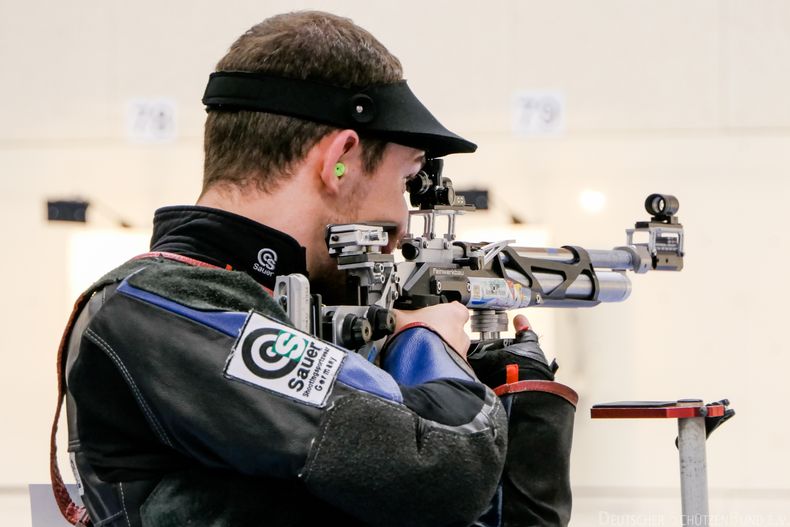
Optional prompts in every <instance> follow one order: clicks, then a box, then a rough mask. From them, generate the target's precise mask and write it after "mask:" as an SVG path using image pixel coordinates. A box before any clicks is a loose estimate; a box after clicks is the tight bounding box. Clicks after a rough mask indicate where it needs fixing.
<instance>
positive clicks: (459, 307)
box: [451, 301, 469, 323]
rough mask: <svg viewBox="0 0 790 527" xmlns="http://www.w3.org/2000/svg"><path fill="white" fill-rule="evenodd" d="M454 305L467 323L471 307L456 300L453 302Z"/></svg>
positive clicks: (460, 316) (459, 315)
mask: <svg viewBox="0 0 790 527" xmlns="http://www.w3.org/2000/svg"><path fill="white" fill-rule="evenodd" d="M451 305H452V306H454V307H455V310H456V312H457V313H458V317H459V318H460V319H461V320H462V321H463V322H464V323H466V321H467V320H469V309H468V308H467V307H466V306H465V305H463V304H462V303H461V302H458V301H454V302H452V303H451Z"/></svg>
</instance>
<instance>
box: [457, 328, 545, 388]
mask: <svg viewBox="0 0 790 527" xmlns="http://www.w3.org/2000/svg"><path fill="white" fill-rule="evenodd" d="M466 357H467V359H468V360H469V364H470V365H471V366H472V369H474V370H475V373H476V374H477V377H478V379H480V381H482V382H483V383H484V384H485V385H486V386H488V387H490V388H496V387H498V386H502V385H503V384H508V382H512V381H513V378H512V376H511V377H508V366H509V365H515V366H516V367H517V368H518V379H517V380H519V381H527V380H543V381H553V380H554V372H555V371H557V363H556V361H552V362H551V364H549V362H548V361H547V360H546V356H545V355H544V354H543V350H542V349H540V345H539V344H538V336H537V335H536V334H535V332H534V331H532V330H525V331H519V332H518V333H517V334H516V338H515V339H496V340H485V341H480V342H476V343H473V344H472V346H471V348H470V351H469V353H467V356H466Z"/></svg>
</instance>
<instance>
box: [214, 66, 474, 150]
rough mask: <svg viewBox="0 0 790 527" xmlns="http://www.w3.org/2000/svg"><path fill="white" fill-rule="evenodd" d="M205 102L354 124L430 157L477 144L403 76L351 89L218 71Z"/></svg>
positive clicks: (230, 108) (348, 125)
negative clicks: (452, 127) (449, 124)
mask: <svg viewBox="0 0 790 527" xmlns="http://www.w3.org/2000/svg"><path fill="white" fill-rule="evenodd" d="M203 104H205V105H206V110H207V111H234V110H251V111H258V112H268V113H274V114H278V115H288V116H291V117H299V118H301V119H306V120H308V121H315V122H318V123H323V124H328V125H332V126H337V127H339V128H350V129H352V130H356V131H357V132H359V133H360V134H362V135H363V136H366V137H376V138H379V139H383V140H385V141H389V142H392V143H398V144H401V145H404V146H410V147H412V148H417V149H419V150H425V152H426V156H427V157H429V158H430V157H440V156H444V155H447V154H456V153H466V152H474V151H475V150H477V145H475V144H474V143H472V142H470V141H467V140H466V139H463V138H462V137H459V136H457V135H456V134H454V133H452V132H451V131H449V130H448V129H447V128H445V127H444V126H442V124H441V123H440V122H439V121H437V120H436V118H435V117H434V116H433V115H432V114H431V112H429V111H428V109H427V108H425V106H423V104H422V103H421V102H420V101H419V99H417V97H416V96H415V95H414V93H412V91H411V90H410V89H409V87H408V85H407V84H406V81H405V80H404V81H399V82H395V83H392V84H381V85H376V86H369V87H367V88H364V89H353V88H343V87H341V86H334V85H331V84H324V83H321V82H316V81H311V80H301V79H287V78H283V77H275V76H271V75H266V74H261V73H249V72H237V71H218V72H216V73H212V74H211V76H210V77H209V81H208V86H206V93H205V94H204V95H203Z"/></svg>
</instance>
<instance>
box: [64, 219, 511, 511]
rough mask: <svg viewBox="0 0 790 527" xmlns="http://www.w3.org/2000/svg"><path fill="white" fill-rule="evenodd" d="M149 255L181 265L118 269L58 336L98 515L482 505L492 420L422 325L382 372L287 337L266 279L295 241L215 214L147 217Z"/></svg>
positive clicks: (502, 439)
mask: <svg viewBox="0 0 790 527" xmlns="http://www.w3.org/2000/svg"><path fill="white" fill-rule="evenodd" d="M152 251H154V252H161V253H175V254H178V255H181V256H183V257H187V258H193V259H195V260H196V261H194V262H189V261H186V260H184V261H174V260H173V259H171V258H168V257H163V256H161V255H156V254H150V255H147V256H145V257H143V258H139V259H135V260H132V261H130V262H127V263H126V264H124V265H122V266H121V267H119V268H118V269H115V270H114V271H112V272H110V273H109V274H108V275H106V276H105V277H104V278H102V279H101V280H99V281H98V282H97V283H96V284H95V285H94V286H93V287H92V288H91V291H90V292H91V294H92V296H91V297H90V301H89V302H88V303H87V304H86V306H85V307H84V308H83V309H82V311H81V313H80V314H79V316H78V317H77V318H76V321H75V322H74V323H73V325H72V327H71V329H70V333H68V334H67V339H68V340H67V341H66V342H68V347H67V355H66V357H65V364H64V366H65V368H64V373H65V380H66V383H67V392H66V404H67V412H68V426H69V451H70V453H71V456H72V463H73V465H74V467H76V473H77V477H78V482H79V484H80V488H81V492H82V498H83V501H84V503H85V504H86V506H87V508H88V511H89V513H90V516H91V519H92V521H93V523H94V524H95V525H97V526H108V527H115V526H125V527H137V526H149V525H150V526H153V525H156V526H179V527H180V526H183V525H197V526H200V525H211V526H216V527H221V526H234V527H239V526H242V527H243V526H246V525H256V526H257V525H277V526H281V525H282V526H301V525H316V524H319V522H320V523H321V524H324V523H328V524H341V525H352V526H353V525H365V524H370V525H381V526H386V525H393V526H394V525H398V526H401V525H411V526H418V525H426V526H427V525H430V526H439V525H468V524H470V523H472V522H473V521H474V520H475V518H477V517H478V516H479V515H480V514H481V513H482V512H483V511H484V510H485V508H486V506H487V505H488V503H489V500H490V499H491V496H492V495H493V494H494V491H495V489H496V486H497V483H498V480H499V477H500V474H501V471H502V467H503V463H504V459H505V452H506V441H507V421H506V416H505V413H504V410H503V407H502V404H501V403H500V401H499V399H498V398H497V397H496V396H495V395H494V393H493V392H492V391H491V390H490V389H488V388H486V387H485V386H484V385H483V384H481V383H479V382H478V381H477V380H476V379H475V378H473V377H471V376H469V375H468V374H467V373H466V372H465V371H464V370H463V369H462V368H459V367H458V365H457V364H456V363H455V362H453V361H452V360H451V359H450V358H449V357H450V354H451V353H452V352H451V351H450V350H449V349H448V348H447V346H446V345H445V344H444V342H443V341H442V340H441V338H439V337H438V336H437V335H436V334H434V333H433V332H432V331H430V330H429V329H426V328H420V327H418V328H412V329H409V330H406V331H404V332H402V333H400V334H399V335H397V336H396V337H395V338H393V339H392V340H391V341H390V346H389V347H390V348H391V349H390V353H391V356H390V358H389V359H388V362H390V363H392V364H393V367H392V372H393V373H392V374H390V373H388V372H387V371H384V370H382V369H379V368H378V367H376V366H374V365H372V364H370V363H369V362H367V361H366V360H364V359H363V358H362V357H361V356H360V355H358V354H356V353H353V352H347V351H346V350H343V349H340V348H337V347H335V346H332V345H330V344H328V343H325V342H322V341H320V340H317V339H314V338H312V337H311V336H310V335H306V334H304V333H301V332H299V331H297V330H295V329H293V328H292V327H291V326H290V323H289V321H288V320H287V317H286V315H285V313H284V312H283V311H282V310H281V308H280V307H279V305H278V304H277V303H276V302H275V301H274V300H273V299H272V297H271V296H270V294H269V293H268V292H267V289H268V290H271V289H272V288H273V286H274V280H275V276H277V275H284V274H289V273H304V274H306V266H305V250H304V248H302V247H300V246H299V245H298V244H297V243H296V241H295V240H293V239H292V238H290V237H289V236H287V235H285V234H283V233H281V232H278V231H275V230H273V229H270V228H268V227H266V226H263V225H260V224H258V223H255V222H253V221H251V220H249V219H246V218H243V217H240V216H236V215H234V214H230V213H228V212H224V211H219V210H215V209H208V208H204V207H167V208H164V209H160V210H159V211H157V213H156V216H155V221H154V234H153V238H152ZM415 356H418V357H421V358H422V361H421V363H420V366H419V367H418V368H417V369H418V370H419V371H414V370H415V368H411V370H412V371H410V368H409V367H408V364H410V362H409V361H412V360H414V358H415ZM398 357H401V358H402V360H399V359H398ZM425 357H429V358H431V360H428V361H426V360H425Z"/></svg>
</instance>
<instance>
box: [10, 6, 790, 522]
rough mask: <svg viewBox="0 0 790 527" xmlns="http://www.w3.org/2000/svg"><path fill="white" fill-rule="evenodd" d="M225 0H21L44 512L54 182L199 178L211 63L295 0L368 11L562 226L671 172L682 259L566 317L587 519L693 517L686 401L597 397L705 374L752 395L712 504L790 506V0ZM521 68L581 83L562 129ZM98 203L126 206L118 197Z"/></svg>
mask: <svg viewBox="0 0 790 527" xmlns="http://www.w3.org/2000/svg"><path fill="white" fill-rule="evenodd" d="M223 5H225V6H227V7H226V8H224V10H223V11H222V12H218V9H220V8H219V7H218V4H217V3H216V2H206V1H191V2H186V1H179V2H175V1H172V2H167V3H162V2H154V1H151V0H141V1H138V2H134V3H129V2H126V3H123V2H102V1H97V0H85V1H82V2H79V3H74V2H67V3H62V2H61V3H57V2H43V1H41V0H30V1H28V2H24V3H19V2H11V1H10V0H0V63H2V64H3V70H2V74H0V78H1V79H2V82H0V100H2V101H3V104H2V105H0V200H2V206H1V207H0V226H1V227H0V228H1V229H2V234H3V253H2V254H3V258H0V275H1V276H3V277H4V278H3V288H2V291H3V297H4V299H5V302H4V306H3V307H1V308H0V321H2V322H0V324H2V326H0V328H1V329H2V334H3V335H4V336H5V338H4V345H3V347H2V363H1V364H2V367H0V401H1V402H0V408H2V415H3V420H4V422H5V423H6V426H5V428H4V429H5V434H4V438H3V439H2V443H1V445H2V448H0V503H2V502H3V500H4V499H5V500H6V502H7V503H8V504H9V505H8V510H19V511H21V512H20V514H21V515H22V517H23V518H24V514H25V512H24V511H25V506H24V504H22V505H20V503H21V502H20V500H24V494H23V493H21V492H20V491H19V490H18V489H19V488H20V486H23V485H25V484H27V483H30V482H44V481H47V480H48V472H47V450H48V446H47V442H48V429H49V419H50V417H51V414H52V410H53V405H54V401H55V382H54V381H55V373H54V372H55V370H54V368H55V350H56V347H57V342H58V340H59V336H60V331H61V329H62V326H63V324H64V322H65V320H66V317H67V314H68V313H67V309H66V307H65V306H66V305H67V304H68V303H69V302H70V300H71V299H68V298H66V297H67V292H66V291H67V286H66V283H65V282H66V278H67V269H66V265H67V264H66V262H67V257H68V252H67V251H68V247H67V245H68V240H69V234H70V233H72V232H73V231H74V229H76V228H77V227H70V226H61V225H52V224H48V223H47V222H46V221H45V219H44V217H45V212H44V201H45V200H46V199H47V198H48V197H60V196H64V195H76V194H80V195H83V196H85V197H87V198H89V199H93V200H99V201H101V202H103V203H105V204H107V205H109V206H110V207H111V208H113V209H114V210H116V211H117V212H119V213H121V214H123V215H124V216H126V217H127V218H129V219H130V220H131V221H132V222H133V223H135V225H137V226H139V227H141V228H147V227H148V226H149V225H150V217H151V214H152V212H153V210H154V209H155V208H156V207H158V206H161V205H165V204H174V203H189V202H192V201H193V200H194V198H195V196H196V194H197V191H198V189H199V184H200V174H201V163H202V158H201V155H202V154H201V133H202V130H201V128H202V121H203V118H204V113H203V109H202V106H201V104H200V97H201V95H202V90H203V88H204V83H205V79H206V77H207V74H208V73H209V72H210V71H211V70H212V67H213V64H214V63H215V62H216V61H217V60H218V59H219V58H220V57H221V56H222V54H223V53H224V51H225V50H226V49H227V47H228V46H229V45H230V43H231V42H232V41H233V40H234V39H235V38H236V37H237V36H238V35H239V34H240V33H241V32H242V31H244V30H245V29H246V28H247V27H249V26H251V25H253V24H254V23H256V22H258V21H260V20H262V19H263V18H265V17H266V16H269V15H271V14H274V13H277V12H282V11H285V10H289V9H293V8H294V7H295V6H298V7H320V8H322V9H326V10H330V11H334V12H336V13H339V14H343V15H348V16H351V17H352V18H354V20H355V21H356V22H358V23H359V24H360V25H362V26H363V27H366V28H367V29H369V30H370V31H371V32H372V33H374V34H375V35H377V36H378V37H379V39H380V40H381V41H382V42H383V43H384V44H385V45H387V46H388V47H389V48H390V49H391V50H392V51H393V52H394V53H395V54H396V55H397V56H398V57H399V58H400V59H401V60H402V62H403V63H404V65H405V69H406V76H407V78H408V79H409V81H410V85H411V86H412V88H413V89H414V90H415V92H416V93H417V94H418V95H419V96H420V97H421V99H422V100H423V101H424V102H425V103H426V105H427V106H428V107H429V108H431V109H432V111H433V112H434V113H435V114H436V115H437V116H438V117H439V118H440V119H441V120H442V121H443V122H444V123H445V124H446V125H447V126H448V127H449V128H451V129H453V130H454V131H457V132H458V133H460V134H461V135H463V136H466V137H469V138H471V139H473V140H475V141H476V142H477V143H478V144H479V145H480V149H479V151H478V153H477V154H475V155H473V156H468V155H464V156H455V157H451V158H449V159H448V161H447V167H446V174H447V175H450V176H451V177H453V178H454V180H455V181H456V186H459V187H460V186H464V185H469V186H471V185H473V184H477V185H480V184H483V185H487V186H488V187H489V188H490V189H491V190H492V192H493V194H494V198H495V199H496V200H497V202H498V203H499V205H500V208H501V209H504V208H505V207H506V208H508V209H511V210H513V211H514V212H517V213H518V214H519V215H520V216H523V217H525V218H526V219H528V220H529V221H531V222H533V223H534V224H537V225H540V226H542V227H544V228H547V229H549V232H550V233H551V238H552V241H553V242H554V243H555V244H557V245H561V244H567V243H573V244H579V245H584V246H589V247H596V248H610V247H613V246H615V245H619V244H622V243H624V233H623V229H624V228H626V227H628V226H631V224H632V223H633V222H634V221H635V220H637V219H643V216H644V211H643V210H642V205H641V203H642V201H643V199H644V197H645V196H646V195H647V194H648V193H650V192H656V191H659V192H669V193H674V194H676V195H677V196H678V197H679V198H680V200H681V209H680V214H679V216H680V219H681V221H682V222H683V224H684V225H685V227H686V231H687V258H686V269H684V271H683V272H682V273H680V274H671V275H669V274H664V275H661V274H657V273H653V274H649V275H646V276H637V277H634V278H633V283H634V293H633V295H632V297H631V299H630V300H629V301H628V302H627V303H625V304H621V305H608V306H601V307H599V308H596V309H594V310H588V311H574V312H570V311H568V312H559V313H557V314H555V315H554V317H553V318H552V320H553V322H552V324H551V327H552V329H551V332H552V333H551V334H550V335H547V339H549V340H550V342H552V343H554V347H555V349H554V350H552V351H553V352H554V353H556V354H557V355H558V356H559V357H560V359H561V362H562V370H561V374H560V377H561V378H563V379H564V380H566V381H567V382H568V383H569V384H572V385H573V386H574V387H576V388H577V389H578V391H579V392H580V394H581V402H580V405H579V410H578V414H577V423H576V440H575V446H574V448H575V451H574V459H573V462H574V467H573V471H574V482H575V486H576V496H577V507H576V511H577V512H576V516H575V520H574V524H575V525H601V524H606V523H607V522H609V523H610V524H611V523H612V522H614V521H616V520H618V519H621V518H622V517H621V516H616V515H619V514H626V513H633V514H637V515H640V516H637V517H636V519H643V520H644V519H650V518H653V517H654V516H655V518H663V519H664V520H661V521H665V522H666V523H665V524H671V523H677V522H675V521H674V520H673V516H672V514H675V513H677V512H678V511H679V502H678V500H677V499H676V497H677V493H678V491H677V486H678V476H677V459H676V451H675V450H674V447H673V445H672V441H673V439H674V430H673V426H674V424H673V423H670V422H652V421H651V422H643V421H640V422H614V421H592V420H590V419H589V407H590V406H591V405H592V404H594V403H596V402H602V401H610V400H622V399H675V398H681V397H692V396H696V397H701V398H704V399H708V400H713V399H718V398H721V397H729V398H730V399H731V400H732V404H733V407H734V408H735V409H736V410H737V411H738V416H737V417H736V418H735V419H734V420H733V421H731V422H730V423H728V424H727V425H726V426H725V427H724V428H723V429H722V430H721V431H719V432H717V433H716V434H715V435H714V436H713V438H712V440H711V441H710V443H709V448H708V459H709V463H710V468H709V472H710V474H709V475H710V487H711V496H712V509H713V510H714V512H719V513H721V514H732V516H731V517H729V516H728V518H730V520H729V521H730V523H729V525H746V524H747V523H746V522H748V521H750V519H751V520H753V518H752V517H751V516H750V515H752V516H753V515H757V516H758V519H762V521H763V524H767V523H765V522H768V521H770V519H771V518H772V516H770V515H771V514H774V515H782V514H784V515H785V516H784V518H785V521H786V523H784V524H785V525H788V524H790V512H788V511H790V475H789V474H790V456H788V455H787V453H786V452H785V448H784V447H783V443H784V442H783V439H784V437H785V436H786V435H787V433H788V431H789V430H788V426H787V425H786V424H785V422H784V421H783V417H784V416H783V415H782V414H783V408H782V407H781V402H782V401H783V398H784V397H786V396H787V395H788V389H787V386H786V381H785V379H786V372H787V371H788V370H790V353H788V352H790V347H789V346H788V344H787V339H786V337H785V333H784V330H785V327H784V324H785V315H786V313H787V310H786V308H785V305H786V298H787V297H788V296H790V285H788V278H787V275H786V272H785V271H784V268H783V266H784V263H785V262H787V261H788V257H790V254H789V253H790V243H789V242H790V239H789V238H790V237H789V236H788V234H787V230H786V227H785V221H784V220H785V215H786V212H785V211H786V204H787V202H788V200H789V199H790V183H788V177H787V175H788V167H790V98H788V97H787V93H790V69H788V67H787V64H788V61H789V60H790V3H788V2H785V1H782V0H752V1H749V2H746V1H738V0H691V1H690V0H661V1H659V0H598V1H596V2H585V1H582V0H576V1H571V0H564V1H563V0H554V1H537V0H535V1H524V0H509V1H494V2H487V3H480V2H468V1H463V2H461V1H453V2H451V1H431V2H424V1H423V2H415V1H411V0H408V1H403V2H399V3H397V4H396V3H394V2H392V3H386V4H385V3H376V4H374V3H371V2H363V1H339V0H335V1H325V2H301V3H294V2H285V1H278V2H273V1H269V2H260V1H259V2H252V1H248V0H245V1H238V2H227V3H225V4H223ZM519 90H549V91H557V92H561V93H563V94H564V96H565V101H566V109H567V117H566V126H565V131H564V133H563V134H562V135H561V136H559V137H556V138H551V139H524V138H520V137H516V136H514V135H513V133H512V132H511V130H510V122H511V114H510V112H511V98H512V96H513V94H514V92H516V91H519ZM160 96H165V97H171V98H173V99H174V100H175V101H176V102H177V104H178V129H179V135H178V139H177V140H176V141H175V142H173V143H170V144H167V145H148V146H145V145H135V144H130V143H129V142H128V141H127V140H126V138H125V131H124V120H123V118H124V104H125V102H126V101H127V100H128V99H130V98H134V97H160ZM587 188H591V189H594V190H598V191H601V192H603V193H605V194H606V196H607V207H606V208H605V209H604V211H602V212H601V213H600V214H598V215H594V216H592V215H588V214H586V213H584V212H583V211H581V209H580V208H579V206H578V204H577V197H578V193H579V192H580V191H581V190H584V189H587ZM92 223H93V224H94V225H97V226H107V225H108V224H109V220H108V219H107V218H106V217H102V216H101V215H99V214H96V215H94V216H93V217H92ZM64 466H65V464H64ZM3 508H4V509H6V507H5V506H3ZM607 515H609V516H607ZM776 517H777V518H779V517H780V516H776ZM738 522H740V523H738ZM752 524H754V523H752Z"/></svg>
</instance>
